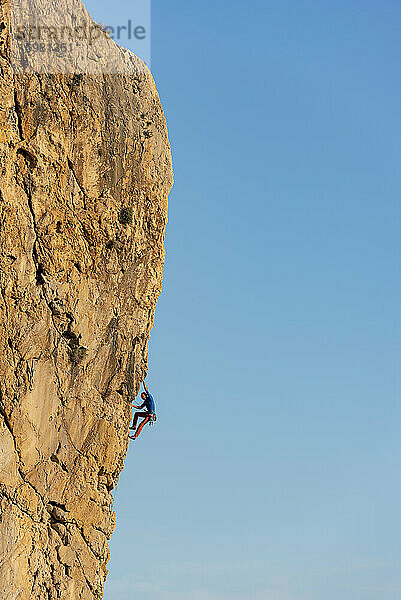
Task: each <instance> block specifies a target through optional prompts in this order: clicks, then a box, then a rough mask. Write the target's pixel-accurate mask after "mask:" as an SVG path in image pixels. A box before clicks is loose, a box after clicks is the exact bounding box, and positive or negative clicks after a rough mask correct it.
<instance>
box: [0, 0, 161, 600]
mask: <svg viewBox="0 0 401 600" xmlns="http://www.w3.org/2000/svg"><path fill="white" fill-rule="evenodd" d="M58 1H59V0H57V2H58ZM60 1H61V0H60ZM57 2H56V3H57ZM78 4H79V10H83V9H82V5H81V4H80V3H77V2H76V1H75V0H74V1H72V0H67V1H65V2H64V3H63V6H64V7H65V10H66V11H69V13H73V10H74V9H75V8H76V7H77V5H78ZM0 18H1V25H0V75H1V77H0V124H1V132H0V136H1V138H0V169H1V171H0V234H1V247H0V319H1V320H0V350H1V362H0V509H1V510H0V598H1V600H17V599H18V600H25V599H30V600H39V599H40V600H53V599H56V598H61V599H62V600H79V599H93V598H101V597H102V596H103V586H104V581H105V578H106V575H107V569H106V564H107V561H108V558H109V550H108V540H109V539H110V536H111V534H112V532H113V530H114V528H115V513H114V512H113V511H112V508H111V506H112V496H111V492H112V490H113V488H114V487H115V485H116V483H117V480H118V477H119V474H120V472H121V470H122V468H123V464H124V458H125V455H126V452H127V448H128V427H129V423H130V419H131V406H130V403H129V400H130V399H132V397H133V396H134V395H135V394H136V393H137V392H138V390H139V386H140V383H141V381H142V380H143V378H144V376H145V374H146V371H147V344H148V340H149V335H150V330H151V328H152V325H153V320H154V311H155V307H156V302H157V299H158V296H159V294H160V291H161V284H162V269H163V261H164V231H165V226H166V221H167V196H168V193H169V191H170V188H171V185H172V169H171V156H170V148H169V143H168V139H167V129H166V124H165V119H164V116H163V112H162V109H161V106H160V101H159V98H158V94H157V91H156V88H155V85H154V82H153V79H152V77H151V75H150V73H149V71H147V69H146V68H144V66H143V65H141V66H140V68H138V69H137V71H136V73H135V70H134V71H133V73H132V74H127V73H126V74H120V75H119V74H104V75H102V74H98V75H88V74H78V75H77V74H74V73H66V74H62V73H59V74H54V75H45V74H42V75H37V74H25V75H24V74H15V73H13V71H12V69H11V67H10V34H9V4H8V2H4V0H3V1H2V2H1V4H0ZM105 43H107V44H110V48H112V52H113V55H114V59H115V60H118V55H120V56H121V61H122V62H124V63H127V61H128V62H130V61H131V63H132V65H134V66H135V65H138V64H139V61H138V59H136V58H135V57H133V55H131V54H130V53H128V52H127V51H125V50H120V49H118V47H117V46H116V45H115V44H114V43H113V42H112V41H111V40H109V39H107V41H106V42H105ZM115 56H117V59H116V58H115ZM122 70H123V69H122Z"/></svg>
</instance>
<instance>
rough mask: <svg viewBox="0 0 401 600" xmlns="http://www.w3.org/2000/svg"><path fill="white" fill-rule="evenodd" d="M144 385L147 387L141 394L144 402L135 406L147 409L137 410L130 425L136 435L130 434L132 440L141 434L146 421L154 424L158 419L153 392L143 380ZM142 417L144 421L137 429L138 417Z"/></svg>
mask: <svg viewBox="0 0 401 600" xmlns="http://www.w3.org/2000/svg"><path fill="white" fill-rule="evenodd" d="M143 387H144V388H145V391H144V392H142V394H141V398H142V400H143V403H142V404H141V405H140V406H136V405H135V404H134V408H137V409H139V410H141V409H142V408H145V409H146V410H145V411H143V412H136V413H135V415H134V420H133V422H132V425H131V427H130V429H131V430H132V431H133V432H134V435H130V436H129V437H130V438H131V439H132V440H135V439H136V438H137V437H138V436H139V434H140V433H141V431H142V429H143V428H144V426H145V425H146V423H150V424H152V425H153V423H154V422H155V421H156V407H155V401H154V400H153V396H152V394H151V393H150V392H149V390H148V388H147V387H146V383H145V382H143ZM142 418H143V421H142V422H141V423H140V425H139V427H138V429H137V428H136V426H137V423H138V419H142Z"/></svg>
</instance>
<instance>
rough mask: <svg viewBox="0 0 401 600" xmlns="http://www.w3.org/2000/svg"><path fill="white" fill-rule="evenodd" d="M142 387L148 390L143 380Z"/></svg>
mask: <svg viewBox="0 0 401 600" xmlns="http://www.w3.org/2000/svg"><path fill="white" fill-rule="evenodd" d="M143 387H144V388H145V390H146V391H148V388H147V387H146V383H145V380H144V381H143Z"/></svg>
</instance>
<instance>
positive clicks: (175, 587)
mask: <svg viewBox="0 0 401 600" xmlns="http://www.w3.org/2000/svg"><path fill="white" fill-rule="evenodd" d="M86 4H87V7H88V8H89V9H90V10H91V12H92V14H93V15H94V16H95V17H97V18H98V19H99V20H102V21H103V22H106V23H107V22H110V20H111V19H113V20H114V22H115V20H116V18H117V17H118V18H120V19H121V20H126V19H127V18H129V17H131V16H132V18H133V19H135V15H134V14H133V5H132V4H131V3H130V2H128V1H125V0H124V1H122V0H116V2H115V3H114V5H113V6H110V5H109V3H108V4H106V2H105V1H104V0H101V1H99V0H97V2H96V3H95V2H94V0H90V1H89V2H87V3H86ZM92 9H93V10H92ZM400 25H401V7H400V5H399V3H398V2H392V1H387V2H385V3H382V2H378V1H369V0H367V1H366V0H364V1H361V0H354V1H353V2H349V0H347V1H342V0H338V1H336V2H328V1H322V0H321V1H319V2H317V1H312V0H309V1H308V0H300V1H297V2H295V1H294V0H293V1H291V2H289V1H286V0H284V1H280V2H271V1H269V0H264V1H263V2H262V1H259V0H249V1H248V2H246V3H245V2H238V1H237V0H230V2H228V1H225V0H214V1H213V2H211V1H207V0H206V1H205V2H203V3H195V2H188V1H184V0H182V1H178V0H171V1H170V2H161V0H154V1H153V3H152V71H153V74H154V77H155V80H156V83H157V86H158V89H159V92H160V96H161V99H162V102H163V106H164V109H165V112H166V117H167V121H168V125H169V131H170V139H171V143H172V149H173V156H174V168H175V186H174V189H173V191H172V193H171V196H170V211H169V225H168V229H167V241H166V249H167V262H166V268H165V280H164V289H163V294H162V296H161V298H160V301H159V305H158V309H157V314H156V325H155V328H154V330H153V333H152V339H151V344H150V370H149V384H150V385H151V390H152V391H153V392H154V395H155V397H156V399H157V403H158V412H159V420H158V423H157V425H156V427H154V428H153V429H146V430H145V431H144V433H143V434H142V437H141V438H140V440H139V441H138V443H137V444H136V446H135V448H134V447H131V448H130V451H129V454H128V457H127V461H126V468H125V470H124V472H123V474H122V476H121V479H120V483H119V486H118V488H117V491H116V502H115V509H116V510H117V530H116V533H115V534H114V536H113V539H112V542H111V552H112V559H111V562H110V564H109V568H110V576H109V583H108V584H107V586H106V595H105V598H106V600H131V598H132V599H135V600H184V598H185V600H228V599H230V600H321V599H322V598H324V600H338V599H339V598H341V600H399V598H400V597H401V569H400V567H401V547H400V539H401V523H400V518H399V507H400V502H401V483H400V477H399V473H400V460H401V444H400V435H399V429H400V402H399V391H400V372H399V365H397V354H399V349H400V343H399V342H400V338H399V331H400V330H399V309H398V307H399V304H400V284H399V280H400V278H399V267H398V264H399V258H400V251H399V249H400V247H399V241H398V240H399V235H400V231H399V230H400V209H399V204H398V198H399V192H400V183H401V182H400V167H399V158H400V156H401V123H400V104H401V98H400V96H401V84H400V68H399V65H400V54H401V52H400V36H399V31H400Z"/></svg>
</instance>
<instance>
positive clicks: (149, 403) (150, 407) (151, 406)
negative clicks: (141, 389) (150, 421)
mask: <svg viewBox="0 0 401 600" xmlns="http://www.w3.org/2000/svg"><path fill="white" fill-rule="evenodd" d="M146 394H147V396H146V398H145V400H144V402H143V404H142V405H141V406H140V408H146V410H147V411H148V412H150V413H155V412H156V406H155V401H154V400H153V396H152V394H150V393H149V392H146Z"/></svg>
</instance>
